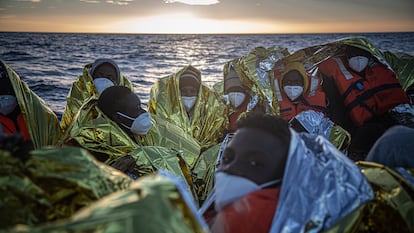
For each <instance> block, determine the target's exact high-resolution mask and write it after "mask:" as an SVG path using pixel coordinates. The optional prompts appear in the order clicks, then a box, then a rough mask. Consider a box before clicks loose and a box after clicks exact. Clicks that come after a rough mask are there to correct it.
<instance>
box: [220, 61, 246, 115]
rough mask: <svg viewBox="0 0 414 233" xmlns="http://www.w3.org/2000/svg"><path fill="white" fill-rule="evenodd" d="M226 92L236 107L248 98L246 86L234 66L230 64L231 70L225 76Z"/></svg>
mask: <svg viewBox="0 0 414 233" xmlns="http://www.w3.org/2000/svg"><path fill="white" fill-rule="evenodd" d="M224 94H225V95H227V96H228V98H229V101H230V104H231V105H232V106H233V107H235V108H238V107H239V106H240V105H241V104H242V103H243V102H244V101H245V99H246V88H245V86H244V85H243V84H242V82H241V80H240V77H239V75H238V74H237V72H236V71H235V70H234V68H233V66H230V68H229V72H228V73H227V74H226V76H225V77H224Z"/></svg>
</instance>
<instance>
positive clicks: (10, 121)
mask: <svg viewBox="0 0 414 233" xmlns="http://www.w3.org/2000/svg"><path fill="white" fill-rule="evenodd" d="M0 69H1V76H0V135H13V134H17V133H20V134H21V136H22V137H23V140H24V141H30V140H31V138H30V134H29V130H28V129H27V126H26V122H25V120H24V117H23V114H22V112H21V110H20V106H19V103H18V102H17V98H16V94H15V93H14V90H13V85H12V83H11V81H10V79H9V75H8V74H7V71H6V70H5V69H4V68H3V66H1V67H0Z"/></svg>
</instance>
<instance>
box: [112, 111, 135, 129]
mask: <svg viewBox="0 0 414 233" xmlns="http://www.w3.org/2000/svg"><path fill="white" fill-rule="evenodd" d="M116 114H118V115H120V116H122V117H125V118H126V119H128V120H131V121H134V120H135V118H132V117H130V116H128V115H125V114H123V113H122V112H116ZM119 124H121V125H122V126H124V127H125V128H127V129H129V130H131V127H130V126H127V125H126V124H124V123H122V122H120V123H119Z"/></svg>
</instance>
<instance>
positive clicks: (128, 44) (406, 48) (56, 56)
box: [0, 32, 414, 118]
mask: <svg viewBox="0 0 414 233" xmlns="http://www.w3.org/2000/svg"><path fill="white" fill-rule="evenodd" d="M351 36H364V37H366V38H367V39H369V40H370V41H371V42H372V43H373V44H374V45H375V46H376V47H377V48H379V49H380V50H383V51H386V50H388V51H393V52H404V53H408V54H410V55H414V32H407V33H366V34H248V35H246V34H243V35H233V34H231V35H219V34H217V35H147V34H145V35H144V34H79V33H14V32H0V59H2V60H3V61H5V62H6V63H7V64H8V65H9V66H11V67H12V68H13V69H14V70H15V71H16V72H17V73H18V74H19V75H20V77H21V78H22V79H23V80H24V81H25V82H26V83H27V84H28V85H29V87H30V88H31V89H32V90H33V91H34V92H35V93H36V94H37V95H39V96H40V97H41V98H43V99H44V100H45V101H46V103H47V104H48V105H49V107H50V108H51V109H52V110H53V111H55V112H56V114H57V115H58V117H59V118H60V116H61V114H62V113H63V110H64V108H65V105H66V96H67V94H68V92H69V89H70V87H71V84H72V82H73V81H75V80H76V78H77V76H78V75H79V74H81V73H82V69H83V67H84V65H86V64H87V63H90V62H93V61H94V60H95V59H97V58H112V59H114V60H115V61H116V62H117V63H118V65H119V68H120V70H121V73H122V74H124V75H125V76H127V77H128V78H129V79H130V80H131V81H132V83H133V84H134V87H135V90H136V92H137V93H138V95H139V97H140V98H141V100H142V102H143V103H147V102H148V96H149V91H150V88H151V86H152V84H153V83H154V81H155V80H157V79H158V78H160V77H164V76H166V75H169V74H172V73H175V72H177V71H178V70H180V69H181V68H183V67H184V66H186V65H190V64H191V65H193V66H194V67H196V68H198V69H199V70H200V71H201V73H202V79H203V81H204V82H205V83H206V84H207V85H209V86H212V85H213V84H214V83H216V82H217V81H220V80H221V79H222V69H223V65H224V64H225V63H226V62H227V61H229V60H232V59H234V58H237V57H240V56H243V55H245V54H247V53H248V52H249V51H251V50H252V49H253V48H255V47H257V46H264V47H271V46H281V47H285V48H288V50H289V52H291V53H292V52H294V51H296V50H299V49H302V48H305V47H309V46H312V45H317V44H323V43H327V42H331V41H333V40H337V39H342V38H346V37H351Z"/></svg>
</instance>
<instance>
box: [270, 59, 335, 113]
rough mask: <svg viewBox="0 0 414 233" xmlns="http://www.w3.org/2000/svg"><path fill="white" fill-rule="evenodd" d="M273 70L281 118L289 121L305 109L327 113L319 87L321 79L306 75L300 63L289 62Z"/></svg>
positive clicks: (323, 95)
mask: <svg viewBox="0 0 414 233" xmlns="http://www.w3.org/2000/svg"><path fill="white" fill-rule="evenodd" d="M274 72H275V78H276V80H275V89H276V94H277V98H278V101H279V107H280V116H281V117H282V118H283V119H285V120H288V121H289V120H291V119H292V118H293V117H295V116H296V115H297V114H299V113H300V112H303V111H306V110H315V111H317V112H322V113H323V114H324V115H326V114H327V110H328V109H327V107H326V96H325V93H324V92H323V91H322V89H321V80H320V79H318V78H317V77H313V76H310V75H308V74H307V72H306V69H305V67H304V66H303V64H302V63H300V62H296V61H294V62H290V63H288V64H287V65H286V66H285V69H284V71H281V70H279V69H275V71H274Z"/></svg>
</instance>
